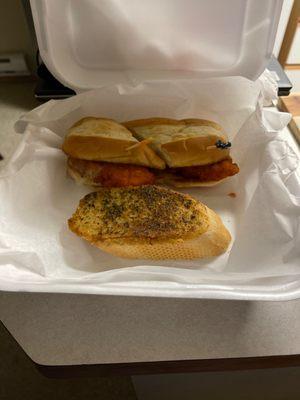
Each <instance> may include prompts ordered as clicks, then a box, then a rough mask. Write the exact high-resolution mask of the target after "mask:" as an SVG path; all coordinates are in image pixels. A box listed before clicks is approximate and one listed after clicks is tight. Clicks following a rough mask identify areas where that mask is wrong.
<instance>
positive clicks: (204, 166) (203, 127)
mask: <svg viewBox="0 0 300 400" xmlns="http://www.w3.org/2000/svg"><path fill="white" fill-rule="evenodd" d="M123 125H124V126H125V127H126V128H128V129H129V130H130V131H131V132H132V134H133V135H134V136H135V137H136V138H137V139H139V140H141V141H145V140H146V141H147V143H148V144H149V146H150V147H151V148H152V149H153V150H154V151H155V152H156V154H157V155H158V156H159V157H161V158H162V159H163V160H164V162H165V163H166V165H167V168H166V169H165V170H164V171H162V173H160V174H159V180H158V181H159V182H161V183H166V184H169V185H172V186H176V187H192V186H213V185H215V184H217V183H219V182H221V181H223V180H224V179H226V178H228V177H229V176H232V175H235V174H237V173H238V172H239V167H238V166H237V164H235V163H233V161H232V159H231V157H230V153H229V151H230V147H231V143H230V142H228V138H227V135H226V134H225V132H224V130H223V128H222V127H221V126H220V125H219V124H217V123H215V122H212V121H208V120H204V119H183V120H175V119H168V118H149V119H140V120H134V121H128V122H124V123H123Z"/></svg>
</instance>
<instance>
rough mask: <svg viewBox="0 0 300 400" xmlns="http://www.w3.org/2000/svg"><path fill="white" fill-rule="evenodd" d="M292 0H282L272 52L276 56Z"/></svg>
mask: <svg viewBox="0 0 300 400" xmlns="http://www.w3.org/2000/svg"><path fill="white" fill-rule="evenodd" d="M293 3H294V0H283V6H282V11H281V16H280V21H279V25H278V30H277V35H276V40H275V46H274V54H275V56H276V57H277V56H278V54H279V51H280V47H281V43H282V39H283V36H284V33H285V29H286V26H287V23H288V20H289V16H290V13H291V9H292V6H293Z"/></svg>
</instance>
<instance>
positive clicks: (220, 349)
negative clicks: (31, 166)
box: [0, 83, 300, 365]
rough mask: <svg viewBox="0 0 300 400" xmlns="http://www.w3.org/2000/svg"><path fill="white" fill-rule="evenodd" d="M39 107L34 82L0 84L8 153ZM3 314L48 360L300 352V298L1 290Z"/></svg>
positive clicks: (28, 346)
mask: <svg viewBox="0 0 300 400" xmlns="http://www.w3.org/2000/svg"><path fill="white" fill-rule="evenodd" d="M37 105H39V103H38V102H36V101H35V100H34V98H33V84H32V83H28V84H27V83H26V84H11V83H9V84H0V120H1V126H2V129H1V142H0V152H1V153H2V154H3V155H4V157H5V158H6V159H7V157H8V156H9V154H10V153H11V151H12V150H13V148H14V146H15V145H16V143H17V142H18V136H17V135H15V134H14V133H13V123H14V121H15V120H16V119H17V118H18V117H19V116H20V115H21V114H22V113H24V112H26V111H27V110H29V109H31V108H33V107H35V106H37ZM287 134H288V133H287ZM4 162H5V161H4ZM0 319H1V320H2V322H3V323H4V325H5V326H6V327H7V329H8V330H9V331H10V332H11V333H12V334H13V336H14V337H15V339H16V340H17V341H18V342H19V344H20V345H21V346H22V347H23V349H24V350H25V352H26V353H27V354H28V355H29V356H30V357H31V358H32V359H33V360H34V361H36V362H37V363H40V364H45V365H62V364H65V365H67V364H68V365H71V364H93V363H122V362H126V363H128V362H141V361H162V360H188V359H211V358H231V357H255V356H271V355H290V354H300V301H289V302H247V301H219V300H192V299H165V298H162V299H160V298H144V297H117V296H116V297H113V296H95V295H69V294H43V293H39V294H35V293H4V292H2V293H0Z"/></svg>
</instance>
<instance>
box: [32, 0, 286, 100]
mask: <svg viewBox="0 0 300 400" xmlns="http://www.w3.org/2000/svg"><path fill="white" fill-rule="evenodd" d="M282 3H283V0H263V1H262V0H226V1H223V0H151V1H148V0H84V1H83V0H31V7H32V13H33V19H34V24H35V30H36V34H37V39H38V44H39V50H40V54H41V57H42V59H43V61H44V62H45V64H46V66H47V67H48V69H49V70H50V71H51V73H52V74H53V75H54V76H55V77H56V78H57V79H58V80H59V81H60V82H61V83H63V84H64V85H66V86H68V87H70V88H72V89H74V90H75V91H76V92H80V91H83V90H88V89H94V88H98V87H101V86H103V85H107V84H110V83H125V82H128V80H129V81H131V82H132V81H135V80H138V81H144V80H151V79H164V78H168V79H170V78H172V77H173V78H176V79H178V78H183V77H194V78H195V77H201V78H205V77H212V76H213V77H215V76H220V77H221V76H244V77H246V78H249V79H256V78H257V77H258V76H259V75H260V74H261V73H262V71H263V70H264V68H265V67H266V64H267V62H268V60H269V59H270V56H271V54H272V50H273V46H274V40H275V35H276V30H277V26H278V21H279V17H280V12H281V7H282Z"/></svg>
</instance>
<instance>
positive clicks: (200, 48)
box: [0, 0, 300, 300]
mask: <svg viewBox="0 0 300 400" xmlns="http://www.w3.org/2000/svg"><path fill="white" fill-rule="evenodd" d="M281 6H282V0H264V1H260V0H247V1H244V0H230V1H229V0H228V1H226V2H225V1H220V0H210V1H209V2H208V1H206V0H186V1H183V0H152V1H146V0H145V1H141V0H86V1H84V2H83V1H81V0H72V1H69V0H56V1H53V0H31V7H32V12H33V17H34V23H35V29H36V33H37V38H38V43H39V49H40V53H41V57H42V59H43V60H44V62H45V63H46V65H47V67H48V68H49V70H50V71H51V72H52V73H53V75H54V76H55V77H56V78H57V79H58V80H59V81H61V82H62V83H63V84H65V85H66V86H68V87H70V88H72V89H74V90H75V91H76V92H77V93H80V92H85V91H87V90H90V89H100V90H103V93H104V94H105V93H106V92H105V91H106V89H105V88H104V87H105V86H107V93H106V95H107V96H108V98H110V99H112V98H113V97H112V95H113V96H115V98H116V99H117V100H116V103H117V102H119V103H118V104H119V107H122V101H124V99H127V100H126V101H127V103H126V104H127V105H128V104H129V103H130V99H134V100H133V102H132V103H130V104H131V105H132V107H131V111H130V112H131V113H133V112H134V110H133V109H134V104H136V106H137V109H138V103H137V102H135V103H134V101H136V100H135V97H134V96H137V95H138V92H139V90H141V92H140V93H141V94H143V90H145V88H146V89H147V90H149V91H150V92H151V93H152V94H151V96H152V97H151V96H150V95H149V98H151V107H152V108H151V109H152V110H154V109H155V107H156V109H157V110H160V103H159V101H160V100H159V98H158V97H159V96H158V93H157V92H156V91H155V90H156V88H157V87H159V85H160V84H159V82H161V84H162V87H165V88H167V89H166V90H167V93H166V92H164V93H161V94H160V95H161V97H163V96H166V94H168V93H171V92H172V88H173V86H174V88H175V89H174V91H175V92H176V90H177V91H180V90H181V93H183V94H184V96H186V98H188V97H189V93H190V95H191V97H194V100H195V96H196V97H197V92H196V93H195V90H194V91H193V88H192V85H191V84H189V82H190V83H191V82H197V81H198V83H197V84H195V87H198V86H197V85H199V82H206V84H204V83H203V88H204V86H206V92H205V93H206V97H205V96H204V97H205V103H204V104H208V102H209V101H212V103H211V110H210V111H212V110H213V98H212V97H211V98H209V91H208V90H207V84H208V82H210V80H209V79H211V78H223V79H224V77H228V80H230V81H232V82H233V80H232V78H230V77H231V76H241V77H245V78H248V79H251V80H255V79H256V78H257V77H258V76H259V75H260V74H261V73H262V72H263V70H264V68H265V66H266V64H267V62H268V60H269V59H270V56H271V54H272V49H273V45H274V39H275V34H276V30H277V25H278V20H279V16H280V11H281ZM202 79H205V80H206V81H204V80H202ZM167 82H168V83H167ZM172 82H173V86H172ZM178 82H180V83H178ZM185 82H186V83H185ZM220 82H222V81H220ZM236 82H240V84H241V85H245V90H250V89H252V86H251V84H250V83H247V84H246V83H245V82H244V81H243V79H242V78H240V80H239V81H238V80H237V81H236ZM147 85H148V86H147ZM151 85H153V86H151ZM164 85H165V86H164ZM168 85H171V86H168ZM176 85H177V86H176ZM222 85H223V84H222V83H220V86H222ZM229 86H230V85H229ZM229 86H228V87H229ZM111 87H113V88H115V92H116V93H114V90H112V89H110V88H111ZM214 87H215V86H214ZM222 87H223V89H224V87H226V85H223V86H222ZM101 88H102V89H101ZM140 88H141V89H140ZM249 88H250V89H249ZM226 90H227V91H228V88H227V89H226ZM200 91H201V89H200V88H199V91H198V93H199V96H200ZM203 91H204V89H203ZM150 92H145V93H150ZM91 93H94V94H93V95H91V96H95V97H97V95H95V91H93V92H91ZM83 94H84V93H83ZM83 94H82V95H83ZM82 95H81V96H82ZM177 95H178V93H177ZM215 95H216V92H214V96H215ZM227 95H228V93H227ZM86 96H89V94H87V93H86ZM122 96H123V97H122ZM179 97H180V96H179ZM137 98H138V97H137ZM171 98H172V95H170V101H172V100H171ZM175 98H176V96H174V99H175ZM155 99H157V100H156V101H155ZM98 100H99V99H98ZM72 101H73V103H64V104H65V105H66V104H72V107H73V109H72V110H73V114H72V113H70V114H71V119H72V118H74V119H76V118H77V116H78V115H79V111H78V110H79V109H80V107H83V106H84V104H87V103H89V100H88V97H79V96H75V97H74V98H73V100H72ZM165 101H166V99H165V98H164V102H165ZM224 101H227V99H226V98H225V99H224ZM257 101H259V99H257ZM101 102H102V107H101V109H100V108H99V115H101V114H102V112H103V110H105V109H106V108H107V113H105V116H106V115H107V116H109V112H110V110H109V107H108V106H107V105H105V102H104V103H103V99H102V100H101V101H100V103H99V104H101ZM83 103H84V104H83ZM175 103H176V102H175ZM175 103H174V109H175V108H176V106H178V104H175ZM196 103H197V101H195V104H196ZM61 104H63V103H61ZM253 104H254V103H253ZM89 106H90V107H91V108H93V107H92V105H91V104H89ZM43 107H44V106H42V107H41V108H38V109H37V110H36V111H35V110H33V112H32V116H33V117H32V118H33V120H34V121H35V122H34V124H36V121H38V120H39V118H40V123H39V124H37V125H39V129H40V131H36V128H35V127H34V126H33V127H31V128H30V127H29V129H31V131H30V132H29V133H28V132H27V134H28V136H27V139H28V141H27V142H26V143H27V146H29V147H30V144H32V143H35V145H36V146H37V150H38V152H40V153H39V155H40V157H44V156H45V152H46V151H50V153H51V154H52V156H53V157H56V155H55V154H56V153H55V152H54V151H53V149H52V150H51V146H52V145H53V143H56V144H57V143H58V144H59V139H58V136H55V135H54V133H53V132H54V131H55V128H53V132H51V129H52V127H55V126H56V127H58V130H59V127H60V128H61V127H62V124H61V123H58V122H57V121H58V120H56V121H55V118H56V117H55V118H54V120H53V121H50V122H49V121H48V125H47V124H46V122H45V124H44V127H43V116H45V115H47V117H49V115H51V113H52V111H53V110H54V109H55V110H56V111H55V112H57V113H58V114H59V111H58V108H57V103H56V104H54V103H53V104H52V103H49V106H47V107H44V108H43ZM51 107H53V109H51ZM76 107H77V108H76ZM153 107H154V108H153ZM228 107H229V106H228ZM252 107H254V109H253V110H252V112H253V121H252V122H251V121H250V122H249V124H250V125H249V126H251V123H254V122H255V123H256V124H257V121H256V120H255V119H257V115H258V114H260V118H262V120H263V119H264V121H265V123H266V124H267V122H268V121H266V120H267V119H268V118H269V116H267V114H264V115H263V116H262V115H261V110H258V111H257V114H255V113H254V111H255V104H254V105H252ZM111 108H113V104H112V105H111ZM127 108H128V107H127ZM169 108H170V104H169ZM250 108H251V107H250ZM124 109H126V106H125V105H124ZM149 109H150V108H149ZM166 109H168V107H166ZM228 109H230V107H229V108H228ZM160 111H161V110H160ZM200 111H201V110H200ZM200 111H199V110H198V109H197V110H196V111H195V113H196V112H197V113H200V114H201V115H203V114H205V111H203V110H202V111H203V113H201V112H200ZM55 112H54V111H53V115H55V116H57V114H55ZM118 112H119V113H120V116H121V115H122V117H123V118H124V119H126V118H125V116H124V115H123V114H122V112H121V110H120V109H119V111H118ZM181 112H182V113H183V114H184V106H183V107H182V108H181ZM61 114H62V115H63V111H62V112H61ZM157 114H158V111H157ZM208 114H209V113H208ZM30 115H31V114H29V122H30V118H31V116H30ZM113 115H114V116H116V117H117V114H116V113H115V114H113ZM127 116H129V115H127ZM191 116H194V117H196V116H198V115H197V114H195V115H191ZM130 117H134V116H133V115H130ZM68 118H69V117H68ZM120 118H121V117H120ZM272 118H273V117H272ZM272 118H270V119H272ZM62 119H63V118H62ZM275 119H276V117H275ZM254 120H255V121H254ZM226 121H227V123H228V126H230V116H228V119H227V120H226V119H225V120H224V123H225V125H226ZM27 122H28V121H27ZM259 123H260V121H259ZM259 123H258V125H259ZM34 124H33V125H34ZM59 124H60V125H59ZM46 125H47V126H46ZM271 125H272V124H271ZM275 125H276V124H275ZM277 125H278V126H279V127H280V123H279V124H277ZM35 126H36V125H35ZM253 126H254V125H253ZM255 126H256V125H255ZM282 126H283V125H282ZM225 127H226V126H225ZM240 128H241V127H240ZM248 129H249V127H248ZM276 129H279V128H278V127H277V128H276ZM264 131H265V133H266V137H264V138H262V141H264V140H265V141H269V140H270V137H271V136H270V135H272V126H271V128H270V129H269V130H268V129H264ZM37 132H40V133H41V140H40V141H39V142H38V141H37V140H36V139H34V140H35V142H34V141H32V137H33V136H34V135H35V134H37ZM55 133H57V132H55ZM268 135H269V137H268ZM27 139H26V140H27ZM244 142H245V141H244ZM49 143H50V144H49ZM237 144H240V145H243V143H240V141H237ZM25 145H26V144H25ZM41 145H42V146H44V145H45V149H44V150H43V149H42V148H41V147H40V146H41ZM277 145H278V147H276V146H277ZM281 145H282V143H281V139H280V140H279V141H278V143H277V142H276V145H275V147H274V146H273V147H272V145H271V150H270V152H269V153H270V154H269V153H268V152H267V155H265V158H266V160H269V158H270V157H271V155H272V154H279V153H280V151H282V148H283V147H282V146H281ZM47 146H48V147H47ZM46 147H47V148H46ZM23 150H24V148H23ZM23 150H22V151H23ZM27 150H28V148H27ZM27 150H26V151H27ZM252 150H253V149H252ZM20 151H21V150H20ZM33 154H35V153H33ZM286 154H287V157H289V154H290V153H286ZM291 154H292V153H291ZM57 157H58V158H57V159H58V162H59V163H60V165H63V164H62V162H63V161H59V160H60V158H59V157H60V155H57ZM268 157H269V158H268ZM279 161H280V157H279V158H278V160H277V161H276V167H277V168H279V167H280V166H281V164H280V162H279ZM33 162H35V160H33ZM266 162H267V161H266ZM268 162H271V161H270V160H269V161H268ZM291 165H292V164H291V163H289V162H288V160H287V165H286V170H287V169H288V168H292V166H291ZM293 165H294V164H293ZM31 167H32V166H31ZM28 168H30V166H28ZM33 168H35V167H34V166H33ZM41 168H42V167H41ZM51 168H52V167H50V169H49V170H48V173H49V174H52V173H54V172H53V171H55V168H56V167H55V168H54V169H53V171H52V170H51ZM249 168H250V167H249ZM51 171H52V172H51ZM269 172H270V171H269ZM271 175H272V171H271V172H270V176H271ZM282 179H284V178H282ZM61 183H62V182H61ZM68 185H70V183H68ZM63 186H65V184H63ZM279 187H280V188H286V187H287V188H288V187H289V184H288V185H286V183H285V182H284V183H283V184H282V185H281V183H280V185H279ZM72 190H73V189H71V186H70V191H72ZM220 190H221V192H222V189H220ZM246 190H247V188H246ZM268 190H270V191H272V186H271V188H270V189H269V188H268ZM45 193H46V192H45ZM202 193H203V192H202ZM193 194H194V195H197V192H196V191H195V190H193ZM223 194H224V193H223ZM200 197H201V196H200ZM204 197H205V195H204ZM270 198H271V196H270ZM61 201H63V196H62V198H61ZM258 203H259V202H258ZM228 204H229V203H228ZM209 205H210V204H209ZM67 207H69V203H68V205H66V208H67ZM211 207H212V208H213V207H214V204H213V201H212V204H211ZM236 210H237V212H238V210H239V209H238V207H237V209H236ZM217 211H218V210H217ZM231 211H232V210H230V212H231ZM230 212H229V213H230ZM224 215H226V211H225V214H224ZM37 229H38V226H37ZM232 229H233V230H234V229H235V228H234V227H232ZM254 239H255V238H251V240H254ZM66 240H69V239H68V238H67V239H66ZM78 243H79V242H78ZM78 246H80V245H79V244H78ZM241 246H242V247H241V248H243V246H245V243H242V244H241ZM244 248H245V250H246V247H244ZM97 251H98V250H97ZM257 254H260V249H259V247H258V250H257ZM239 256H241V255H239ZM93 257H94V256H93ZM97 257H102V258H103V260H104V259H106V260H107V262H109V260H110V259H109V258H107V257H106V256H105V255H103V254H102V255H101V253H100V252H98V253H97ZM105 257H106V258H105ZM247 257H249V254H248V255H247ZM34 259H35V258H34V257H33V260H34ZM71 259H72V260H74V261H75V262H76V259H74V257H73V258H72V257H71ZM253 260H255V257H254V258H253ZM248 261H249V260H248ZM103 262H104V261H103ZM254 262H255V261H254ZM125 264H126V263H125ZM248 264H249V263H248ZM20 265H21V264H18V267H20ZM132 265H137V264H132ZM143 265H144V266H145V264H143ZM156 265H157V264H156ZM126 267H130V264H128V265H127V264H126ZM175 267H176V265H175ZM282 267H284V266H282ZM292 267H293V268H294V265H293V266H292ZM112 268H116V265H113V266H112ZM153 268H154V270H153V271H154V272H153V271H150V270H149V269H148V270H147V268H146V267H144V268H142V269H141V270H139V271H137V273H136V275H135V274H134V273H132V274H131V275H130V276H132V277H133V279H132V281H130V280H128V279H125V280H124V279H122V274H121V275H118V272H117V271H118V270H116V269H114V271H107V270H106V271H104V272H103V275H102V277H100V281H98V280H97V279H99V273H98V274H95V280H94V282H93V277H92V276H91V274H90V275H89V276H88V279H87V278H86V277H84V276H81V275H80V274H79V275H78V276H77V278H76V279H75V280H73V281H69V283H68V284H64V279H65V278H66V277H62V276H61V274H60V273H59V266H56V270H57V271H58V272H57V274H58V275H57V276H51V277H50V278H49V279H48V281H47V284H43V283H42V282H43V278H41V280H40V281H39V280H37V281H35V282H33V281H31V280H30V279H23V280H22V279H21V280H20V281H18V282H17V281H16V280H13V279H11V280H10V279H9V278H10V277H9V276H7V279H3V280H2V284H1V278H0V285H1V288H2V289H3V290H11V291H14V290H19V291H20V290H26V291H32V292H35V291H47V292H68V293H70V292H71V293H97V294H118V295H121V294H123V295H149V296H157V297H163V296H170V297H172V296H174V297H187V298H188V297H190V298H191V297H197V298H224V299H233V298H235V299H269V300H281V299H288V298H296V297H298V296H299V294H300V279H299V280H298V275H296V274H293V273H290V274H289V275H287V276H286V277H285V279H283V280H281V281H280V280H278V275H276V273H274V275H273V276H272V277H271V279H269V280H268V281H260V282H258V281H257V271H256V270H255V265H254V266H253V270H254V271H253V274H251V272H250V273H249V272H247V274H245V276H246V275H247V283H246V284H244V283H243V282H242V277H243V273H242V272H243V268H240V270H239V275H238V277H239V278H241V279H239V278H238V279H237V275H235V271H234V270H233V271H230V272H229V273H230V274H231V275H232V277H233V278H234V279H233V280H232V282H231V283H230V282H229V281H226V282H225V281H223V282H222V271H221V272H220V279H219V280H218V281H214V280H213V279H211V277H208V278H207V279H206V280H205V279H204V280H201V278H199V277H197V273H196V271H194V272H193V271H192V270H191V269H188V268H187V269H186V273H185V272H184V271H185V270H184V269H182V270H181V272H180V279H178V280H177V281H174V280H173V281H172V280H171V279H170V280H169V271H170V276H171V275H172V268H171V269H170V270H168V268H166V269H165V272H164V273H163V274H160V280H159V281H156V280H155V279H154V278H155V277H157V275H155V273H156V272H157V271H156V272H155V267H153ZM276 268H279V269H280V265H279V266H278V265H277V266H276ZM107 269H109V265H108V268H107ZM127 269H128V268H127ZM129 269H130V268H129ZM174 269H176V268H174ZM293 271H294V270H293ZM185 274H186V276H185ZM42 275H43V274H42ZM110 276H112V277H115V278H116V279H115V280H114V281H113V282H110V281H109V279H110V278H109V277H110ZM293 276H295V277H296V276H297V279H296V278H295V279H294V278H293ZM107 277H108V278H107ZM106 279H108V281H106ZM101 280H102V283H101ZM103 282H104V284H103Z"/></svg>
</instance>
